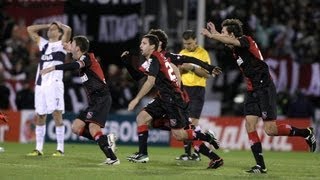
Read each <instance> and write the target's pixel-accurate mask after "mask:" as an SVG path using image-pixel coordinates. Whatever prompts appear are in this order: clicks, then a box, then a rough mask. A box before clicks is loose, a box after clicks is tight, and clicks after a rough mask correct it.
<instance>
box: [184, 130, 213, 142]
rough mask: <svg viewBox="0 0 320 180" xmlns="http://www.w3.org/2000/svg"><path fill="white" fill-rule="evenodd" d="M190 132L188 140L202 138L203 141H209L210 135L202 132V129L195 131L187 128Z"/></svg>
mask: <svg viewBox="0 0 320 180" xmlns="http://www.w3.org/2000/svg"><path fill="white" fill-rule="evenodd" d="M185 131H186V132H187V134H188V140H201V141H207V142H208V141H209V140H210V139H209V137H208V135H206V134H204V133H202V132H201V131H194V130H193V129H187V130H185Z"/></svg>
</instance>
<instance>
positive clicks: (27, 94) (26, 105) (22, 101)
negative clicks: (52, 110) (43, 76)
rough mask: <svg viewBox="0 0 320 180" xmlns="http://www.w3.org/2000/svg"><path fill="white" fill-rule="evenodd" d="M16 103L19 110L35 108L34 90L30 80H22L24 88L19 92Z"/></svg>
mask: <svg viewBox="0 0 320 180" xmlns="http://www.w3.org/2000/svg"><path fill="white" fill-rule="evenodd" d="M16 105H17V108H18V110H23V109H34V91H33V89H32V87H31V85H30V82H29V81H23V82H22V89H21V90H20V91H18V92H17V96H16Z"/></svg>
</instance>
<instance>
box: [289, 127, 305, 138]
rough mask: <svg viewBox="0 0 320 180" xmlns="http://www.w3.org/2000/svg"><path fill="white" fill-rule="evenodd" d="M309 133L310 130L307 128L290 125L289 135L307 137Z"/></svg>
mask: <svg viewBox="0 0 320 180" xmlns="http://www.w3.org/2000/svg"><path fill="white" fill-rule="evenodd" d="M309 135H310V131H309V130H308V129H299V128H296V127H293V126H292V127H291V131H290V134H289V136H300V137H304V138H306V137H308V136H309Z"/></svg>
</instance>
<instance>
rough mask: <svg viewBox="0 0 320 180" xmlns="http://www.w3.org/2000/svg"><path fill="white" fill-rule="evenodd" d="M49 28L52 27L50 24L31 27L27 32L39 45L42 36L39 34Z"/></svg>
mask: <svg viewBox="0 0 320 180" xmlns="http://www.w3.org/2000/svg"><path fill="white" fill-rule="evenodd" d="M49 27H50V24H39V25H31V26H28V27H27V31H28V34H29V36H30V38H31V39H32V41H34V42H36V43H39V40H40V36H39V34H38V32H39V31H41V30H43V29H48V28H49Z"/></svg>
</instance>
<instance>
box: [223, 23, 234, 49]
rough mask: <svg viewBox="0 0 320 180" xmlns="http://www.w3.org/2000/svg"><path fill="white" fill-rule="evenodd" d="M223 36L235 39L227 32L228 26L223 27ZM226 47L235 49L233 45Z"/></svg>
mask: <svg viewBox="0 0 320 180" xmlns="http://www.w3.org/2000/svg"><path fill="white" fill-rule="evenodd" d="M221 34H223V35H226V36H229V37H232V38H234V36H233V35H232V34H231V33H229V32H228V31H227V27H226V26H224V27H222V30H221ZM226 46H228V47H229V48H233V46H232V45H226Z"/></svg>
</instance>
